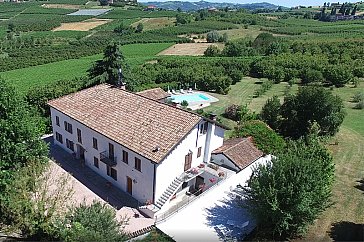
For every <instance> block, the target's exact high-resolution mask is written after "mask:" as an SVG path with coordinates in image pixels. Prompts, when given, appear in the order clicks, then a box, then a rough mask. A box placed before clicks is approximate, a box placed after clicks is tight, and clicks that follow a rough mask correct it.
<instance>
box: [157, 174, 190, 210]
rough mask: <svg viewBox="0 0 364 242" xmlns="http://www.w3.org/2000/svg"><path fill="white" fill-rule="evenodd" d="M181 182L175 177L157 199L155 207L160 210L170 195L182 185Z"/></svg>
mask: <svg viewBox="0 0 364 242" xmlns="http://www.w3.org/2000/svg"><path fill="white" fill-rule="evenodd" d="M182 182H183V180H182V179H181V178H179V177H176V178H175V179H174V180H173V182H172V183H171V184H170V185H169V186H168V187H167V189H166V190H165V191H164V193H163V194H162V196H160V198H159V199H158V201H157V202H156V203H155V205H156V206H157V207H158V208H162V206H163V205H164V204H165V203H166V202H167V201H168V199H170V198H171V197H172V195H173V194H174V193H175V192H176V191H177V189H178V188H179V186H180V185H181V184H182Z"/></svg>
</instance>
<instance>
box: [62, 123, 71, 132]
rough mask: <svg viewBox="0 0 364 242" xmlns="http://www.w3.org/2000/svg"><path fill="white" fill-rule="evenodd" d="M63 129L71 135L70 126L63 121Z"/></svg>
mask: <svg viewBox="0 0 364 242" xmlns="http://www.w3.org/2000/svg"><path fill="white" fill-rule="evenodd" d="M64 129H65V130H66V131H67V132H68V133H71V134H72V124H70V123H67V122H66V121H64Z"/></svg>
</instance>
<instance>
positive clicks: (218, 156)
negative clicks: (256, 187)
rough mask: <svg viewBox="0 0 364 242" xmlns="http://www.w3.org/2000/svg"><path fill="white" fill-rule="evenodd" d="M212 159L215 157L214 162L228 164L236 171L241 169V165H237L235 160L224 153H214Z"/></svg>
mask: <svg viewBox="0 0 364 242" xmlns="http://www.w3.org/2000/svg"><path fill="white" fill-rule="evenodd" d="M211 159H213V162H214V163H216V164H217V165H224V166H227V167H229V168H231V169H233V170H234V171H239V170H240V169H239V167H237V166H236V165H235V164H234V163H233V162H231V160H230V159H228V158H227V157H226V156H225V155H223V154H216V155H214V154H212V155H211Z"/></svg>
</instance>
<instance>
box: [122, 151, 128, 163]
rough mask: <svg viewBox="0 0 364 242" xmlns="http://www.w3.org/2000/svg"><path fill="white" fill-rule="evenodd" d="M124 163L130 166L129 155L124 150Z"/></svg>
mask: <svg viewBox="0 0 364 242" xmlns="http://www.w3.org/2000/svg"><path fill="white" fill-rule="evenodd" d="M123 161H124V162H125V163H126V164H128V163H129V154H128V152H126V151H125V150H123Z"/></svg>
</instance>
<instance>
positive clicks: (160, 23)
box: [132, 17, 176, 31]
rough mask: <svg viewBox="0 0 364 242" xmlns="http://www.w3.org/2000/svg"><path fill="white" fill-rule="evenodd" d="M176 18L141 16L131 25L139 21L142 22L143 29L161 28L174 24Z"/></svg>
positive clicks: (135, 24) (134, 25)
mask: <svg viewBox="0 0 364 242" xmlns="http://www.w3.org/2000/svg"><path fill="white" fill-rule="evenodd" d="M175 21H176V18H174V17H173V18H169V17H162V18H142V19H141V20H139V21H138V22H135V23H133V25H132V26H133V27H136V26H137V25H138V24H139V23H142V24H143V26H144V28H143V30H144V31H147V30H153V29H162V28H165V27H170V26H174V25H175Z"/></svg>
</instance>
